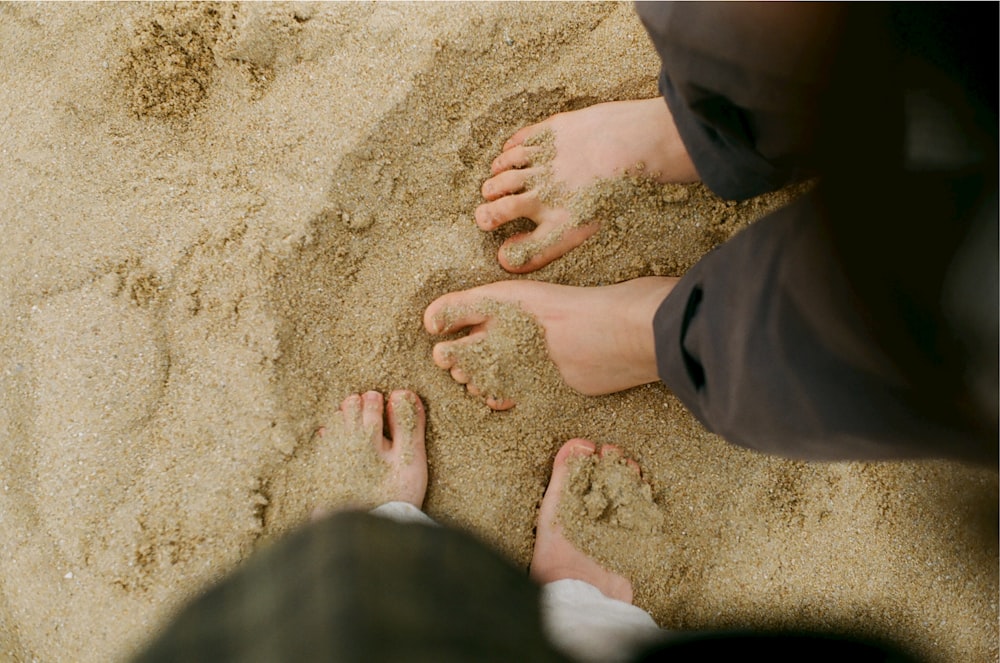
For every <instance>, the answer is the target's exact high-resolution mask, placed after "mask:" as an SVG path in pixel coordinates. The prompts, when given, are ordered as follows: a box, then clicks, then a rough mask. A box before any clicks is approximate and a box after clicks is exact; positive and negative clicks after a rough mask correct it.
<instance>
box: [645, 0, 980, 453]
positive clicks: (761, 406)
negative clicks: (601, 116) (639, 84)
mask: <svg viewBox="0 0 1000 663" xmlns="http://www.w3.org/2000/svg"><path fill="white" fill-rule="evenodd" d="M638 11H639V13H640V15H641V16H642V18H643V21H644V23H645V24H646V26H647V29H648V30H649V33H650V35H651V37H652V38H653V41H654V44H655V46H656V48H657V51H658V52H659V53H660V55H661V57H662V58H663V70H662V77H661V81H662V88H663V92H664V96H665V98H666V100H667V103H668V104H669V105H670V108H671V112H672V113H673V115H674V117H675V118H677V122H678V129H679V131H680V134H681V138H682V140H683V141H684V143H685V146H686V147H687V148H688V149H689V151H690V152H691V155H692V158H693V160H694V162H695V165H696V167H697V168H698V172H699V174H700V175H701V176H702V178H703V179H704V181H705V182H706V184H708V185H709V186H710V187H711V188H712V189H713V190H714V191H716V193H719V194H720V195H722V196H726V197H732V198H743V197H746V196H748V195H753V194H756V193H760V192H763V191H767V190H771V189H774V188H776V187H778V186H781V185H783V184H786V183H788V182H792V181H795V180H796V179H800V178H801V177H804V176H806V175H816V176H817V177H818V182H819V184H818V185H817V187H816V188H815V190H814V191H813V192H811V193H810V194H809V196H808V197H807V198H806V199H805V200H801V201H799V202H798V203H796V204H795V205H793V206H792V207H790V208H788V209H785V210H782V211H780V212H779V213H777V214H775V215H773V216H772V217H770V218H767V219H764V220H762V221H761V222H759V223H758V224H756V225H755V226H754V227H752V228H750V229H748V230H746V231H744V232H742V233H740V234H738V235H737V236H736V237H734V238H733V239H731V240H730V241H729V242H728V243H727V244H726V245H724V246H723V247H721V248H720V249H718V250H716V251H714V252H713V253H711V254H709V255H708V256H706V257H705V258H704V259H703V260H702V261H701V262H699V263H698V265H696V266H695V267H694V268H693V269H692V270H690V271H689V272H688V273H687V274H685V275H684V277H683V279H682V280H681V283H680V284H679V286H678V287H677V289H675V291H674V292H673V293H671V295H670V296H669V297H668V298H667V299H666V301H665V302H664V303H663V305H662V306H661V308H660V310H659V311H658V313H657V315H656V318H655V321H654V332H655V334H656V339H657V361H658V364H659V370H660V377H661V379H662V380H663V381H664V383H666V384H667V386H669V387H670V388H671V389H672V390H674V391H675V392H676V393H677V394H678V396H679V397H680V398H681V399H682V400H683V401H684V403H685V404H686V405H687V406H688V407H689V408H690V409H691V410H692V411H693V412H694V413H695V415H696V416H698V417H699V419H700V420H701V421H702V422H703V423H704V424H705V425H706V426H707V427H708V428H709V429H711V430H713V431H716V432H718V433H720V434H722V435H723V436H725V437H726V438H727V439H729V440H730V441H732V442H735V443H737V444H741V445H744V446H748V447H752V448H755V449H759V450H762V451H768V452H773V453H779V454H782V455H785V456H791V457H797V458H806V459H839V458H856V459H875V458H911V457H925V456H938V457H954V458H961V459H966V460H977V461H983V462H988V463H993V464H995V463H996V457H997V435H998V430H997V365H998V352H997V345H998V338H997V329H998V323H997V302H998V294H997V293H998V288H997V281H998V273H997V244H998V241H997V178H998V173H997V58H996V53H997V19H998V12H997V5H996V4H982V5H954V4H947V5H933V4H932V5H929V6H924V5H910V4H905V3H900V4H891V5H881V4H876V5H869V4H853V5H850V6H837V5H804V4H793V5H788V4H785V3H780V4H776V5H758V4H746V3H708V4H702V3H680V4H679V5H670V4H661V3H655V4H652V3H640V4H639V5H638Z"/></svg>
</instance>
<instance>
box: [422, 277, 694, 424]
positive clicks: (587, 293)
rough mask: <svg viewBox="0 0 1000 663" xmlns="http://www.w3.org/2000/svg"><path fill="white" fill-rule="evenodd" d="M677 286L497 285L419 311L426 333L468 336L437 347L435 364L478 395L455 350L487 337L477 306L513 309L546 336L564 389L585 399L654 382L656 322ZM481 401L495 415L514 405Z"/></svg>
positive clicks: (643, 281) (670, 282)
mask: <svg viewBox="0 0 1000 663" xmlns="http://www.w3.org/2000/svg"><path fill="white" fill-rule="evenodd" d="M677 280H678V279H675V278H669V277H660V276H647V277H644V278H639V279H633V280H631V281H626V282H624V283H617V284H615V285H610V286H604V287H599V288H576V287H571V286H564V285H556V284H553V283H542V282H538V281H500V282H498V283H491V284H489V285H484V286H480V287H478V288H472V289H471V290H463V291H461V292H453V293H449V294H447V295H444V296H442V297H439V298H438V299H436V300H434V301H433V302H431V305H430V306H428V307H427V310H426V311H424V327H425V328H426V329H427V331H428V332H430V333H431V334H450V333H453V332H456V331H459V330H462V329H466V328H468V329H469V334H468V335H467V336H465V337H463V338H460V339H457V340H454V341H442V342H441V343H438V344H437V345H435V346H434V353H433V356H434V363H435V364H437V365H438V366H440V367H441V368H443V369H445V370H449V371H451V376H452V378H454V379H455V380H456V381H457V382H459V383H461V384H464V385H466V388H467V389H468V390H469V393H471V394H473V395H479V393H480V392H479V389H478V387H477V386H476V376H475V375H469V374H468V373H467V372H466V370H465V369H464V368H463V367H462V366H461V365H459V364H458V363H457V362H458V360H457V359H456V354H457V353H455V352H454V349H455V348H456V347H458V346H460V345H461V344H471V343H476V342H479V341H481V340H482V338H483V337H484V336H485V335H486V334H489V333H490V332H491V326H492V323H493V319H492V318H491V317H490V315H489V314H486V313H483V312H482V306H481V304H482V302H484V301H489V300H493V301H500V302H511V303H515V304H518V305H519V306H520V307H521V308H522V309H524V310H525V311H527V312H528V313H530V314H532V315H533V316H534V317H535V320H536V321H537V323H538V324H539V325H540V326H541V327H542V328H543V329H544V330H545V345H546V348H547V350H548V353H549V357H551V359H552V361H553V363H555V365H556V368H557V369H558V370H559V373H560V375H561V376H562V378H563V380H564V381H565V382H566V384H567V385H568V386H570V387H571V388H573V389H575V390H576V391H579V392H580V393H582V394H586V395H588V396H596V395H599V394H610V393H613V392H616V391H623V390H625V389H629V388H630V387H635V386H638V385H641V384H646V383H647V382H655V381H656V380H658V379H659V375H658V372H657V368H656V348H655V345H654V338H653V315H654V314H655V313H656V310H657V309H658V308H659V306H660V304H661V303H662V301H663V299H664V298H665V297H666V296H667V295H668V294H669V293H670V291H671V290H672V289H673V287H674V284H675V283H676V282H677ZM477 305H480V306H478V307H477ZM477 311H478V312H477ZM486 402H487V405H489V406H490V407H491V408H493V409H494V410H505V409H507V408H510V407H512V406H513V405H514V403H513V402H512V401H510V400H504V401H497V400H495V399H487V401H486Z"/></svg>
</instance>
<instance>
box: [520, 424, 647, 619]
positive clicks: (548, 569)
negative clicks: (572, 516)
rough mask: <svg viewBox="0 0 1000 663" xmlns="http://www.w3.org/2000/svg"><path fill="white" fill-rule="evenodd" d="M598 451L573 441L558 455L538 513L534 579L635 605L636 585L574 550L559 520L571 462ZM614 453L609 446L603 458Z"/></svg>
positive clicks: (590, 443)
mask: <svg viewBox="0 0 1000 663" xmlns="http://www.w3.org/2000/svg"><path fill="white" fill-rule="evenodd" d="M596 450H597V447H596V445H594V443H593V442H590V441H588V440H581V439H573V440H570V441H569V442H567V443H566V444H564V445H563V446H562V448H561V449H559V453H557V454H556V459H555V462H554V463H553V464H552V478H551V479H550V480H549V486H548V488H546V489H545V496H544V497H543V498H542V505H541V508H540V509H539V511H538V527H537V531H536V533H535V550H534V552H533V553H532V556H531V577H532V578H534V579H535V581H536V582H538V583H541V584H546V583H550V582H555V581H556V580H565V579H572V580H583V581H584V582H587V583H590V584H591V585H593V586H594V587H596V588H597V589H599V590H601V593H602V594H604V595H605V596H607V597H610V598H613V599H618V600H619V601H624V602H625V603H631V602H632V583H630V582H629V581H628V580H627V579H625V578H624V577H622V576H620V575H618V574H616V573H612V572H611V571H608V570H607V569H605V568H604V567H602V566H601V565H600V564H598V563H597V562H596V561H595V560H593V559H592V558H590V557H588V556H587V555H586V554H584V553H583V552H581V551H579V550H577V549H576V548H574V547H573V544H572V543H570V542H569V540H568V539H566V537H565V536H563V531H562V526H561V525H560V524H559V522H558V519H557V514H558V512H559V500H560V498H561V497H562V494H563V489H564V488H565V486H566V480H567V477H568V475H569V466H568V465H567V461H568V460H569V459H570V458H573V457H577V456H589V455H591V454H593V453H595V452H596ZM610 453H620V452H619V451H618V449H617V448H616V447H611V446H609V445H605V446H604V447H602V448H601V455H602V456H604V455H605V454H610ZM629 465H630V466H633V467H634V468H635V470H636V471H637V472H638V470H639V466H638V465H636V464H635V463H634V461H629Z"/></svg>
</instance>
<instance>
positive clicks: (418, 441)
mask: <svg viewBox="0 0 1000 663" xmlns="http://www.w3.org/2000/svg"><path fill="white" fill-rule="evenodd" d="M386 420H387V421H388V423H389V436H390V438H391V441H392V448H393V450H396V449H400V450H410V451H414V450H418V449H423V448H424V431H425V427H426V415H425V414H424V407H423V404H422V403H421V402H420V397H419V396H417V395H416V394H415V393H413V392H412V391H409V390H408V389H397V390H396V391H394V392H392V393H391V394H389V403H388V406H387V412H386Z"/></svg>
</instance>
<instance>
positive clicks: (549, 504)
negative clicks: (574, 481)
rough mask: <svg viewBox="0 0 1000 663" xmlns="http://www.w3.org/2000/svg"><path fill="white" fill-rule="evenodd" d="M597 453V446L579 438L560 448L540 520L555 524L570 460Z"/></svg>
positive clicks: (543, 500)
mask: <svg viewBox="0 0 1000 663" xmlns="http://www.w3.org/2000/svg"><path fill="white" fill-rule="evenodd" d="M596 451H597V445H596V444H594V443H593V442H591V441H590V440H584V439H582V438H578V437H577V438H573V439H571V440H569V441H567V442H566V443H565V444H563V445H562V446H561V447H560V448H559V451H558V452H556V458H555V460H554V461H553V462H552V477H551V478H550V479H549V485H548V487H546V489H545V495H544V496H543V497H542V507H541V511H540V512H539V514H538V516H539V520H546V521H549V522H550V524H552V525H554V524H555V516H556V502H558V501H559V496H560V495H561V494H562V487H563V484H564V483H565V481H566V477H567V475H568V474H569V465H568V464H567V462H568V461H569V459H570V458H579V457H582V456H590V455H593V454H594V453H595V452H596Z"/></svg>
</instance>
